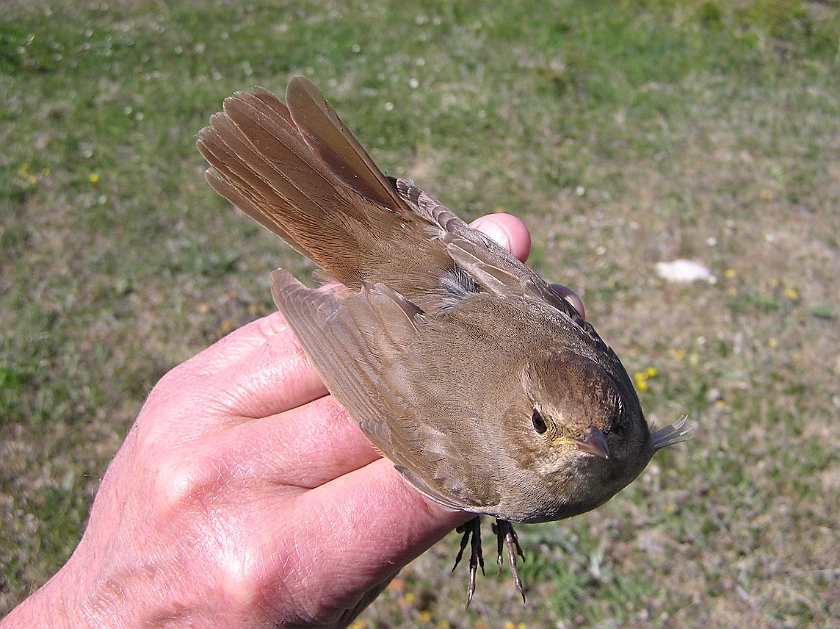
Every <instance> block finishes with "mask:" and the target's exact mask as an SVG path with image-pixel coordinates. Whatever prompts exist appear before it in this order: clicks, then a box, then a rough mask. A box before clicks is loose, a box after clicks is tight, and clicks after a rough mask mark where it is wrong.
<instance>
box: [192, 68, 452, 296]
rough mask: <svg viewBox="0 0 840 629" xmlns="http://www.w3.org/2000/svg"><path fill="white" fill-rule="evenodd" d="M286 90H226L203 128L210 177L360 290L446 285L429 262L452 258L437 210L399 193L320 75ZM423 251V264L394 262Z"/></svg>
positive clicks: (444, 263)
mask: <svg viewBox="0 0 840 629" xmlns="http://www.w3.org/2000/svg"><path fill="white" fill-rule="evenodd" d="M287 100H288V103H289V104H288V106H287V105H286V104H284V103H283V102H282V101H281V100H280V99H278V98H277V97H276V96H273V95H272V94H270V93H269V92H267V91H266V90H264V89H262V88H257V89H256V90H255V92H254V93H253V94H249V93H244V92H238V93H236V94H234V95H233V96H231V97H230V98H228V99H226V100H225V104H224V111H223V112H222V113H218V114H215V115H214V116H212V117H211V119H210V126H209V127H206V128H205V129H202V130H201V132H200V133H199V137H198V149H199V150H200V151H201V154H202V155H204V157H205V159H207V161H208V162H209V163H210V166H211V167H212V169H211V170H208V172H207V175H206V176H207V180H208V182H209V183H210V185H211V186H212V187H213V188H214V189H215V190H216V191H217V192H218V193H219V194H221V195H222V196H223V197H225V198H226V199H227V200H228V201H230V202H231V203H233V204H234V205H235V206H237V207H238V208H239V209H241V210H242V211H243V212H245V213H246V214H247V215H248V216H250V217H251V218H253V219H254V220H255V221H257V222H258V223H259V224H260V225H262V226H263V227H265V228H266V229H268V230H270V231H272V232H274V233H275V234H277V235H278V236H280V237H281V238H283V240H285V241H286V242H287V243H289V244H290V245H291V246H292V247H294V248H295V249H297V250H298V251H299V252H300V253H302V254H303V255H305V256H306V257H308V258H309V259H311V260H312V261H313V262H315V263H316V264H317V265H318V266H320V267H321V268H322V269H323V270H324V271H325V273H326V274H327V275H328V276H329V277H331V278H333V279H335V280H337V281H339V282H341V283H343V284H345V285H346V286H348V287H349V288H351V289H353V290H359V289H360V288H361V284H362V282H363V281H366V282H369V283H374V284H375V283H378V282H382V283H386V284H389V285H391V286H393V287H394V288H395V289H396V290H401V291H408V293H407V294H421V295H425V294H429V293H434V292H436V291H438V290H439V288H438V286H437V278H436V277H435V273H434V272H430V271H431V270H432V269H435V268H438V269H439V270H440V274H441V275H443V274H444V273H445V269H448V268H450V267H451V266H452V261H451V258H450V257H449V255H448V254H447V253H446V249H445V246H444V245H443V244H442V243H441V242H440V240H439V239H434V238H431V237H430V235H429V233H428V230H429V227H430V222H431V221H430V219H429V217H423V216H420V215H419V214H417V213H415V212H414V211H413V210H412V209H411V208H410V207H409V205H408V204H406V202H405V201H404V200H403V199H402V198H400V196H399V194H398V193H397V191H396V189H395V188H394V186H393V185H392V184H391V183H390V182H389V181H388V180H387V179H386V178H385V176H384V175H383V174H382V172H381V171H380V170H379V169H378V168H377V167H376V165H375V164H374V163H373V160H371V158H370V156H368V154H367V153H366V152H365V150H364V148H363V147H362V146H361V144H359V142H358V141H357V140H356V138H355V137H353V135H352V134H351V133H350V132H349V131H348V130H347V128H346V127H345V126H344V124H343V123H342V122H341V120H340V119H339V117H338V115H337V114H336V113H335V111H334V110H333V109H332V107H330V105H329V104H328V103H327V102H326V101H325V100H324V97H323V96H322V95H321V93H320V92H319V91H318V89H317V88H316V87H315V86H314V85H312V83H310V82H309V81H307V80H306V79H304V78H303V77H296V78H294V79H292V81H291V82H290V83H289V88H288V91H287ZM418 256H419V257H422V258H425V259H426V260H427V261H428V266H424V268H425V269H426V270H425V271H424V272H423V273H419V272H418V273H413V272H412V270H408V271H406V269H405V268H404V265H397V264H395V261H398V260H407V259H412V258H416V257H418Z"/></svg>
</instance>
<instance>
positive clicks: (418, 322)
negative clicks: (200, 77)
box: [198, 77, 686, 605]
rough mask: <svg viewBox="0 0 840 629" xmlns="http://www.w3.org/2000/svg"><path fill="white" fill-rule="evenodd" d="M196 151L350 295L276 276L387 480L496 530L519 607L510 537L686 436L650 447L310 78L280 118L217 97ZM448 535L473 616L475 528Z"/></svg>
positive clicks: (633, 399) (612, 373) (454, 222)
mask: <svg viewBox="0 0 840 629" xmlns="http://www.w3.org/2000/svg"><path fill="white" fill-rule="evenodd" d="M198 149H199V150H200V151H201V154H202V155H203V156H204V157H205V158H206V159H207V161H208V162H209V163H210V165H211V166H212V169H208V171H207V180H208V182H209V183H210V185H211V186H212V187H213V188H214V189H215V190H216V191H217V192H218V193H219V194H221V195H222V196H223V197H225V198H226V199H227V200H228V201H230V202H231V203H232V204H233V205H235V206H236V207H238V208H239V209H241V210H242V211H243V212H245V213H246V214H247V215H248V216H250V217H251V218H253V219H254V220H255V221H257V222H258V223H260V224H261V225H262V226H263V227H265V228H267V229H269V230H270V231H272V232H274V233H275V234H277V235H278V236H280V237H281V238H282V239H283V240H285V241H286V242H287V243H288V244H289V245H291V246H292V247H294V248H295V249H297V250H298V251H299V252H300V253H302V254H303V255H305V256H306V257H308V258H309V259H310V260H312V261H313V262H315V263H316V264H317V265H318V266H320V267H321V269H323V271H324V272H325V273H326V274H327V275H328V276H329V277H330V278H332V279H334V280H336V281H338V282H340V283H341V284H343V285H344V286H346V287H347V290H344V291H332V292H325V291H319V290H313V289H309V288H307V287H305V286H304V285H303V284H301V283H300V282H298V281H297V280H295V279H294V278H293V277H292V275H291V274H290V273H289V272H287V271H283V270H278V271H275V272H274V273H273V274H272V292H273V295H274V300H275V302H276V303H277V306H278V308H279V309H280V310H281V311H282V312H283V314H284V316H285V317H286V319H287V321H288V323H289V325H290V326H291V327H292V330H293V331H294V333H295V335H296V336H297V338H298V340H299V342H300V344H301V345H302V346H303V349H304V351H305V352H306V354H307V356H308V358H309V360H310V361H311V363H312V364H313V365H314V366H315V368H316V369H317V371H318V373H319V374H320V376H321V377H322V378H323V380H324V382H325V384H326V385H327V388H328V389H329V390H330V392H331V393H332V394H333V396H334V397H335V398H336V399H337V400H338V401H339V402H340V403H341V405H342V406H343V407H344V408H345V409H346V410H347V412H348V413H349V414H350V415H351V416H352V417H353V418H354V419H355V420H356V421H357V422H358V423H359V426H360V427H361V429H362V431H363V432H364V433H365V435H367V437H368V438H369V439H370V440H371V442H372V443H373V444H374V445H375V446H376V447H377V448H378V449H379V450H380V451H381V452H382V453H383V454H384V455H385V456H386V457H388V458H389V459H390V460H391V461H392V462H393V463H394V466H395V467H396V469H397V470H398V471H399V472H400V474H402V476H403V477H404V478H405V479H406V480H407V481H408V482H409V483H410V484H411V485H413V486H414V487H415V488H417V489H418V490H419V491H420V492H422V493H423V494H425V495H426V496H428V497H429V498H431V499H432V500H435V501H437V502H439V503H440V504H442V505H445V506H447V507H450V508H452V509H457V510H463V511H468V512H472V513H476V514H488V515H491V516H495V517H496V519H497V522H496V524H495V525H494V527H493V529H494V532H495V533H496V534H497V536H498V550H499V561H498V563H499V568H500V569H501V565H502V551H503V550H504V549H505V548H506V550H507V554H508V557H509V562H510V565H511V568H512V571H513V573H514V578H515V582H516V586H517V589H518V590H519V592H520V593H522V584H521V581H520V580H519V576H518V574H517V571H516V553H518V554H520V555H522V551H521V549H520V548H519V544H518V541H517V539H516V534H515V532H514V531H513V527H512V526H511V524H510V523H511V522H545V521H549V520H559V519H562V518H568V517H571V516H574V515H578V514H580V513H583V512H585V511H589V510H590V509H594V508H595V507H597V506H599V505H601V504H603V503H604V502H606V501H607V500H608V499H609V498H611V497H612V496H613V495H614V494H615V493H616V492H618V491H619V490H620V489H622V488H623V487H625V486H626V485H627V484H628V483H630V482H631V481H632V480H633V479H635V478H636V477H637V476H638V475H639V473H640V472H641V471H642V470H643V469H644V468H645V466H646V465H647V463H648V461H650V459H651V457H652V456H653V454H654V452H656V451H657V450H659V449H661V448H664V447H666V446H669V445H671V444H673V443H677V442H678V441H682V440H684V439H685V438H686V432H685V431H683V430H682V425H683V423H682V422H680V423H677V424H675V425H672V426H668V427H666V428H663V429H661V430H658V431H656V432H654V433H653V434H651V432H650V430H649V428H648V424H647V422H646V421H645V418H644V416H643V415H642V410H641V407H640V405H639V399H638V397H637V396H636V393H635V391H634V389H633V385H632V384H631V383H630V379H629V378H628V377H627V372H626V371H625V370H624V367H623V366H622V365H621V362H620V361H619V359H618V357H617V356H616V355H615V353H614V352H613V351H612V349H610V348H609V347H608V346H607V345H606V344H605V343H604V342H603V341H602V340H601V338H600V337H599V336H598V334H597V333H596V332H595V330H594V329H593V327H592V326H591V325H590V324H589V323H587V322H586V321H584V320H583V319H582V317H581V316H580V314H579V313H578V312H577V310H575V308H573V307H572V306H571V305H570V304H569V303H568V302H567V301H565V300H564V299H563V298H561V297H560V296H559V295H558V294H557V293H556V292H555V291H554V290H553V289H552V288H551V287H550V286H549V285H548V284H547V283H546V282H544V281H543V280H542V279H541V278H540V277H538V276H537V275H536V274H535V273H534V272H533V271H532V270H531V269H529V268H528V267H527V266H526V265H525V264H523V263H522V262H520V261H519V260H517V259H516V258H515V257H514V256H512V255H511V254H510V253H508V252H507V251H505V250H504V249H502V248H501V247H500V246H499V245H497V244H496V243H495V242H493V241H492V240H491V239H489V238H488V237H486V236H485V235H484V234H482V233H480V232H478V231H476V230H474V229H472V228H470V227H469V226H468V225H467V224H466V223H465V222H464V221H462V220H461V219H460V218H458V217H457V216H456V215H455V214H453V213H452V212H451V211H450V210H448V209H447V208H446V207H444V206H443V205H441V203H439V202H438V201H437V200H435V199H434V198H432V197H431V196H429V195H428V194H426V193H425V192H423V191H422V190H420V189H418V188H417V187H415V186H414V184H413V183H412V182H411V181H408V180H405V179H391V178H386V177H385V176H384V175H383V174H382V173H381V172H380V170H379V169H378V168H377V167H376V165H375V164H374V163H373V161H372V160H371V158H370V157H369V156H368V154H367V152H366V151H365V150H364V148H362V146H361V144H359V142H358V141H357V140H356V138H355V137H353V135H352V134H351V133H350V132H349V131H348V130H347V128H346V127H345V126H344V124H343V123H342V122H341V120H340V119H339V117H338V115H337V114H336V113H335V111H334V110H333V108H332V107H331V106H330V105H329V104H328V103H327V102H326V101H325V100H324V97H323V95H322V94H321V92H320V91H318V89H317V88H316V87H315V86H314V85H313V84H312V83H311V82H310V81H308V80H307V79H305V78H303V77H295V78H293V79H292V80H291V81H290V82H289V86H288V88H287V90H286V104H284V103H283V102H282V101H281V100H280V99H278V98H277V97H276V96H273V95H272V94H270V93H269V92H267V91H266V90H264V89H262V88H257V89H256V90H255V93H253V94H248V93H241V92H240V93H237V94H235V95H233V96H231V97H230V98H228V99H226V100H225V103H224V112H223V113H218V114H216V115H214V116H213V117H212V118H211V120H210V126H209V127H206V128H205V129H202V131H201V132H200V133H199V139H198ZM460 530H461V532H463V533H464V537H463V538H462V541H461V549H460V552H459V553H458V560H460V558H461V556H462V553H463V551H464V549H465V548H466V546H467V544H468V543H470V537H471V540H472V541H471V557H470V584H469V590H468V599H467V604H468V605H469V601H470V600H471V599H472V596H473V592H474V590H475V576H476V571H477V567H478V565H481V567H482V570H483V568H484V564H483V559H482V556H481V546H480V535H479V519H478V517H476V518H475V519H474V520H473V521H471V522H470V523H468V524H467V525H465V527H463V528H462V529H460ZM458 560H456V565H457V561H458ZM523 600H524V594H523Z"/></svg>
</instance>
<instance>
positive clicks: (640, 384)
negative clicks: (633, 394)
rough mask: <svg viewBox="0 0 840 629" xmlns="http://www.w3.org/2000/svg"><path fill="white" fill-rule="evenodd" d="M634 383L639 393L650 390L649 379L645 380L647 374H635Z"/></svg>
mask: <svg viewBox="0 0 840 629" xmlns="http://www.w3.org/2000/svg"><path fill="white" fill-rule="evenodd" d="M633 381H634V382H635V383H636V388H637V389H638V390H639V391H647V390H648V384H647V378H645V374H644V373H642V372H641V371H637V372H636V373H634V374H633Z"/></svg>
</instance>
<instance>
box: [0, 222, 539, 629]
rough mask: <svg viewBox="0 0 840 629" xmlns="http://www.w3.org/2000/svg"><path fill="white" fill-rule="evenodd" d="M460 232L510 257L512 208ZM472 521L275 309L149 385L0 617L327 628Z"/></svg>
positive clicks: (518, 236) (523, 252)
mask: <svg viewBox="0 0 840 629" xmlns="http://www.w3.org/2000/svg"><path fill="white" fill-rule="evenodd" d="M475 226H476V227H478V228H480V229H482V230H483V231H485V232H487V233H488V234H489V235H491V236H492V237H494V238H495V239H496V240H498V241H500V242H501V244H502V245H503V246H507V247H508V248H509V249H511V251H512V252H513V253H514V254H515V255H516V256H517V257H520V258H521V259H525V258H526V257H527V255H528V252H529V249H530V238H529V236H528V233H527V230H526V229H525V227H524V225H522V223H521V222H520V221H518V219H515V218H513V217H511V216H508V215H501V214H499V215H492V216H489V217H484V218H483V219H479V221H477V222H476V225H475ZM505 240H506V241H507V242H505ZM472 517H473V516H472V515H471V514H466V513H459V512H452V511H448V510H446V509H444V508H443V507H441V506H440V505H438V504H437V503H434V502H432V501H430V500H428V499H426V498H425V497H423V496H422V495H421V494H419V493H418V492H417V491H415V490H414V489H413V488H411V487H410V486H409V485H408V484H407V483H405V482H404V481H403V480H402V478H401V477H400V476H399V474H398V473H397V472H396V471H395V470H394V468H393V466H392V465H391V463H390V462H389V461H387V460H385V459H382V458H381V456H380V455H379V454H378V453H377V452H376V451H375V450H374V448H373V447H372V446H371V445H370V443H369V442H368V441H367V439H366V438H365V437H364V436H363V435H362V433H361V431H360V430H359V428H358V426H357V425H356V423H355V422H354V421H353V420H352V419H351V418H350V417H349V416H347V414H346V413H345V412H344V411H343V409H342V408H341V407H340V406H339V405H338V404H337V403H336V402H335V401H334V400H333V398H332V397H331V396H329V394H328V392H327V390H326V389H325V388H324V386H323V384H322V383H321V381H320V379H319V378H318V376H317V374H316V373H315V371H314V370H313V369H312V367H311V366H310V365H309V363H308V362H307V361H306V358H305V356H304V354H303V352H302V351H301V349H300V347H299V346H298V345H297V343H296V341H295V339H294V337H293V336H292V334H291V331H290V330H289V328H288V327H287V326H286V323H285V321H284V319H283V318H282V316H281V315H280V314H279V313H274V314H272V315H269V316H268V317H265V318H263V319H260V320H257V321H254V322H252V323H250V324H248V325H246V326H244V327H243V328H241V329H239V330H237V331H235V332H233V333H232V334H230V335H229V336H227V337H225V338H224V339H222V340H221V341H219V342H218V343H216V344H215V345H213V346H211V347H210V348H208V349H206V350H204V351H203V352H201V353H200V354H198V355H197V356H195V357H194V358H192V359H190V360H188V361H187V362H185V363H183V364H182V365H179V366H178V367H176V368H175V369H173V370H172V371H170V372H169V373H168V374H167V375H166V376H164V377H163V378H162V379H161V381H160V382H159V383H158V384H157V386H155V388H154V389H153V391H152V392H151V394H150V395H149V398H148V400H147V401H146V403H145V404H144V406H143V408H142V410H141V412H140V414H139V416H138V418H137V421H136V422H135V424H134V426H133V427H132V429H131V431H130V432H129V434H128V436H127V438H126V440H125V442H124V444H123V445H122V447H121V448H120V450H119V451H118V452H117V455H116V456H115V458H114V460H113V461H112V462H111V465H110V466H109V468H108V470H107V472H106V474H105V477H104V479H103V481H102V484H101V486H100V489H99V492H98V493H97V496H96V499H95V501H94V505H93V509H92V511H91V516H90V520H89V523H88V527H87V530H86V532H85V535H84V537H83V538H82V541H81V542H80V544H79V546H78V548H77V549H76V551H75V552H74V554H73V556H72V557H71V559H70V560H69V561H68V563H67V564H66V565H65V566H64V567H63V568H62V569H61V570H60V571H59V572H58V573H57V574H56V575H55V577H53V579H52V580H50V582H48V583H47V584H46V585H45V586H44V587H43V588H41V590H39V591H38V592H36V593H35V594H34V595H33V596H32V597H30V598H29V599H28V600H27V601H25V602H24V603H23V604H22V605H21V606H20V607H18V608H17V609H16V610H14V611H13V612H12V613H11V614H10V615H9V616H8V617H7V618H6V620H5V621H4V622H3V623H2V626H3V627H4V628H10V627H15V626H35V625H39V626H40V625H49V626H52V627H62V626H64V627H82V626H85V627H99V626H111V627H132V626H141V625H144V626H145V625H151V626H157V625H163V624H167V625H170V626H190V627H203V626H207V627H264V626H313V627H314V626H317V627H344V626H346V625H348V624H349V623H350V622H351V621H352V619H353V618H354V617H355V616H356V615H357V614H358V613H359V612H360V611H361V610H362V609H364V607H365V606H367V605H368V604H369V603H370V602H371V601H372V600H373V599H375V598H376V596H377V595H378V594H379V593H380V592H381V591H382V590H383V589H384V588H385V586H386V585H387V584H388V582H389V581H390V580H391V579H392V578H393V577H394V576H395V575H396V574H397V572H399V570H400V569H401V568H402V567H403V566H404V565H405V564H407V563H408V562H409V561H411V559H413V558H414V557H416V556H418V555H419V554H421V553H422V552H423V551H425V550H426V549H427V548H429V547H430V546H431V545H433V544H434V543H435V542H436V541H438V540H439V539H440V538H442V537H443V536H444V535H446V533H447V532H449V531H450V530H451V529H452V528H454V527H455V526H457V525H459V524H462V523H464V522H466V521H467V520H469V519H470V518H472Z"/></svg>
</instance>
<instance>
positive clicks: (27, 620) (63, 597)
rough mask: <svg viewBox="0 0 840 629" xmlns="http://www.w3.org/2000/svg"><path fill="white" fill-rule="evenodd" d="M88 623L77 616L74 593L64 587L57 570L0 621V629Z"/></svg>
mask: <svg viewBox="0 0 840 629" xmlns="http://www.w3.org/2000/svg"><path fill="white" fill-rule="evenodd" d="M62 570H64V569H63V568H62ZM89 626H90V625H88V624H87V623H86V622H84V621H83V620H82V619H81V618H80V617H79V616H78V614H77V609H76V602H75V596H73V595H72V593H71V591H69V590H68V588H66V587H65V585H64V579H63V575H62V573H61V571H60V572H59V573H58V574H56V575H55V576H53V578H52V579H50V580H49V581H47V582H46V583H45V584H44V585H43V586H41V587H40V588H39V589H38V590H37V591H36V592H35V593H34V594H32V595H31V596H30V597H29V598H27V599H26V600H25V601H23V602H22V603H21V604H20V605H18V606H17V607H15V608H14V609H13V610H12V611H11V612H10V613H9V614H8V615H7V616H6V617H5V618H3V619H2V620H0V629H18V628H21V629H23V628H24V627H26V628H28V627H50V628H51V629H80V628H82V627H89Z"/></svg>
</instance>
